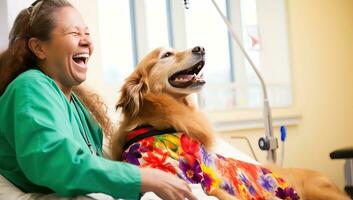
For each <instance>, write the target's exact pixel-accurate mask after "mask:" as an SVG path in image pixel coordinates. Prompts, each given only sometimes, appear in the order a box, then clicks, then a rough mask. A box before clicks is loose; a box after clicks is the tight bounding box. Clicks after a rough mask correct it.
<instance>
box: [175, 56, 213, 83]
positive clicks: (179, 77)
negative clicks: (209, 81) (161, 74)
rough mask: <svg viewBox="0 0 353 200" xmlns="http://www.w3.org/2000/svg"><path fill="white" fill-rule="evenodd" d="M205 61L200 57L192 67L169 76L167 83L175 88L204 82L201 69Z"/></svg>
mask: <svg viewBox="0 0 353 200" xmlns="http://www.w3.org/2000/svg"><path fill="white" fill-rule="evenodd" d="M204 65H205V61H204V60H203V59H202V60H201V61H199V62H197V63H196V64H195V65H193V66H192V67H190V68H188V69H185V70H183V71H179V72H177V73H175V74H173V75H172V76H171V77H169V79H168V80H169V83H170V84H171V85H172V86H173V87H176V88H187V87H199V86H202V85H204V84H205V83H206V81H205V80H204V79H203V72H202V69H203V67H204Z"/></svg>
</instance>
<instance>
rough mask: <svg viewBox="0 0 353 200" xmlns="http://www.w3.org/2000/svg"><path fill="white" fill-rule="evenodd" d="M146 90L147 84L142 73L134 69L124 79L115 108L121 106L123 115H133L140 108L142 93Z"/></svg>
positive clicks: (131, 116)
mask: <svg viewBox="0 0 353 200" xmlns="http://www.w3.org/2000/svg"><path fill="white" fill-rule="evenodd" d="M147 90H148V86H147V84H146V83H145V81H144V80H143V78H142V75H141V74H140V73H139V72H138V71H136V72H134V73H133V74H132V75H131V76H130V77H129V78H127V79H126V81H125V84H124V85H123V87H122V89H121V94H120V95H121V96H120V99H119V101H118V103H117V105H116V109H118V108H122V112H123V113H124V114H125V116H129V117H130V118H133V117H135V116H136V115H137V114H138V112H139V111H140V109H141V106H142V101H143V95H144V94H145V92H146V91H147Z"/></svg>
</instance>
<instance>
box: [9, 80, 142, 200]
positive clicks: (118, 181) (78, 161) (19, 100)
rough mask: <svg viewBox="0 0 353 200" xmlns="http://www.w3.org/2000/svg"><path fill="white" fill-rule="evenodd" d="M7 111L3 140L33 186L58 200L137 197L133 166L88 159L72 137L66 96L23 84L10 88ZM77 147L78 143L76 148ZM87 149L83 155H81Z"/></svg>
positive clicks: (43, 83) (40, 84) (50, 87)
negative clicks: (60, 198)
mask: <svg viewBox="0 0 353 200" xmlns="http://www.w3.org/2000/svg"><path fill="white" fill-rule="evenodd" d="M11 87H12V88H10V89H11V90H12V92H11V91H9V92H8V93H7V94H6V95H8V98H9V101H8V102H9V103H8V104H7V105H6V114H7V115H8V121H7V125H6V126H7V132H6V133H5V137H6V138H7V140H8V141H9V143H11V146H13V147H14V148H15V151H16V159H17V162H18V165H19V167H20V168H21V170H22V172H23V173H24V175H25V177H26V178H27V179H28V180H29V181H30V182H32V183H34V184H36V185H38V186H43V187H47V188H50V189H51V190H53V191H54V192H56V193H58V194H59V195H62V196H77V195H83V194H87V193H92V192H99V193H105V194H108V195H111V196H113V197H119V198H133V199H135V198H137V197H138V196H139V193H140V191H141V177H140V170H139V168H137V167H136V166H133V165H130V164H127V163H120V162H114V161H111V160H107V159H104V158H102V157H97V156H92V155H91V154H90V153H89V151H88V149H87V148H86V146H85V143H83V145H82V141H78V140H79V139H81V138H80V136H79V137H77V136H75V134H80V133H75V132H73V131H72V126H71V124H70V123H69V122H70V121H69V120H68V114H67V107H65V106H66V105H65V101H64V100H65V99H63V98H65V97H64V95H61V93H60V90H59V89H58V88H57V86H56V85H55V84H54V83H53V82H50V81H49V80H47V79H45V78H43V77H29V78H26V77H25V78H22V79H20V80H19V81H17V82H16V84H15V85H13V86H11ZM80 142H81V143H80ZM85 148H86V149H85Z"/></svg>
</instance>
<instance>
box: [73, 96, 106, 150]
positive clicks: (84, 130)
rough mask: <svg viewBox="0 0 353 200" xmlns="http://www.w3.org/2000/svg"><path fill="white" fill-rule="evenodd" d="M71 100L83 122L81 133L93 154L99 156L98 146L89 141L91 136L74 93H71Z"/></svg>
mask: <svg viewBox="0 0 353 200" xmlns="http://www.w3.org/2000/svg"><path fill="white" fill-rule="evenodd" d="M71 101H72V103H73V104H74V107H75V109H76V112H77V114H78V118H79V120H80V123H81V127H82V129H83V131H82V130H81V129H80V128H79V129H80V133H81V135H82V137H83V140H84V141H85V143H86V144H87V146H88V148H89V150H90V152H91V154H92V155H96V156H99V154H98V150H97V148H96V149H94V148H93V145H92V143H91V142H90V141H89V137H88V135H87V132H86V129H85V127H84V126H83V120H82V118H81V115H80V113H79V110H78V106H77V104H76V100H75V97H74V96H73V95H71Z"/></svg>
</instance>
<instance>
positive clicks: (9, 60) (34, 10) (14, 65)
mask: <svg viewBox="0 0 353 200" xmlns="http://www.w3.org/2000/svg"><path fill="white" fill-rule="evenodd" d="M64 7H72V5H71V4H70V3H69V2H68V1H67V0H37V1H35V2H34V3H33V4H32V5H31V6H30V7H29V8H27V9H24V10H22V11H21V12H20V13H19V14H18V16H17V17H16V20H15V22H14V25H13V27H12V29H11V31H10V35H9V46H8V48H7V49H6V50H5V51H4V52H2V53H1V54H0V77H1V78H0V96H1V95H2V94H3V93H4V92H5V90H6V87H7V86H8V85H9V84H10V83H11V81H13V80H14V79H15V78H16V77H17V76H18V75H20V74H21V73H22V72H24V71H26V70H27V69H29V67H33V66H38V59H37V57H36V56H35V54H34V53H33V52H32V51H31V50H30V49H29V47H28V40H29V39H30V38H37V39H39V40H42V41H47V40H49V39H50V33H51V32H52V30H53V29H54V27H55V19H54V15H53V13H55V11H56V10H58V9H61V8H64ZM74 92H75V93H76V94H77V95H78V97H79V98H80V99H81V101H82V102H83V103H84V105H85V106H86V107H87V109H88V110H89V111H90V113H91V114H92V116H93V117H94V118H95V119H96V121H97V122H98V123H99V124H100V126H101V127H102V129H103V132H104V134H105V138H106V139H108V141H110V134H111V133H112V131H113V126H112V123H111V121H110V120H109V118H108V116H107V107H106V106H105V104H104V103H103V101H102V100H101V99H100V98H99V97H98V95H96V94H93V93H92V92H90V91H89V90H85V89H83V88H82V87H75V88H74Z"/></svg>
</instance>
